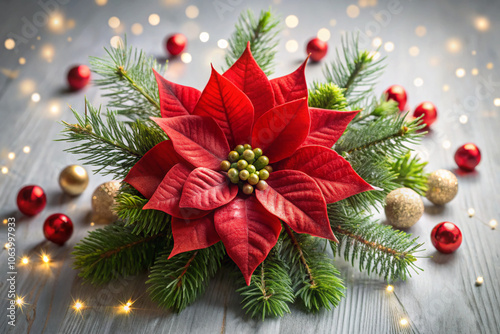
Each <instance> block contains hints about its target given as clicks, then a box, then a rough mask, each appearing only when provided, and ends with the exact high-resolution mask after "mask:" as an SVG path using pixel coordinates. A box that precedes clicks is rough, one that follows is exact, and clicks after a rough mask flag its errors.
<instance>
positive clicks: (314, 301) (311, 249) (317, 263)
mask: <svg viewBox="0 0 500 334" xmlns="http://www.w3.org/2000/svg"><path fill="white" fill-rule="evenodd" d="M284 227H285V231H286V232H285V233H283V234H282V235H283V258H284V260H285V262H286V263H287V264H288V266H289V267H290V276H291V278H292V282H293V285H294V291H295V296H296V298H298V299H299V300H301V301H302V302H303V304H304V307H305V308H306V309H307V310H308V311H312V312H315V311H319V310H320V309H322V308H325V309H327V310H330V309H331V308H332V306H333V307H336V306H337V305H338V303H339V302H340V300H341V298H342V297H344V293H343V290H344V284H343V282H342V279H341V278H340V277H339V276H340V273H339V272H338V270H337V268H335V266H334V265H333V260H332V259H330V258H329V257H328V255H326V253H325V249H324V246H321V244H320V240H319V239H318V238H315V237H312V236H310V235H308V234H296V233H295V232H293V231H292V230H291V229H290V228H289V227H288V226H286V225H284Z"/></svg>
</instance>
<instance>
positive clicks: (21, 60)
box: [19, 57, 26, 65]
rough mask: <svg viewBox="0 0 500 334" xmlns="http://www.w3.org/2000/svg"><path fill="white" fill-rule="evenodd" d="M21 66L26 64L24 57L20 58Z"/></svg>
mask: <svg viewBox="0 0 500 334" xmlns="http://www.w3.org/2000/svg"><path fill="white" fill-rule="evenodd" d="M19 64H21V65H24V64H26V58H24V57H21V58H19Z"/></svg>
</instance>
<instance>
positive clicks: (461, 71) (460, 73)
mask: <svg viewBox="0 0 500 334" xmlns="http://www.w3.org/2000/svg"><path fill="white" fill-rule="evenodd" d="M455 74H456V76H457V77H459V78H463V77H464V76H465V70H464V69H463V68H457V70H456V71H455Z"/></svg>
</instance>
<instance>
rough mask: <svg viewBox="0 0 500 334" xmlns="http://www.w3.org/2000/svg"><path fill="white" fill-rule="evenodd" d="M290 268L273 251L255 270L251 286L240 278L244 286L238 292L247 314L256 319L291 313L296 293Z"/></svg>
mask: <svg viewBox="0 0 500 334" xmlns="http://www.w3.org/2000/svg"><path fill="white" fill-rule="evenodd" d="M288 270H289V268H288V266H287V265H286V263H285V262H283V261H282V260H281V259H280V258H279V257H278V255H277V254H276V252H274V251H272V252H271V253H270V254H269V255H268V256H267V258H266V260H264V262H262V263H261V265H260V266H259V267H258V268H257V269H256V270H255V273H254V274H253V275H252V279H251V282H250V285H248V286H247V285H246V283H245V280H244V279H243V278H240V280H239V282H240V284H241V285H242V287H241V288H239V289H238V290H237V291H238V292H239V293H240V295H241V296H242V297H243V300H242V302H241V303H242V304H244V305H243V309H244V310H246V313H247V314H250V316H251V317H252V318H253V317H256V316H258V315H262V320H264V319H265V318H266V317H277V316H280V317H282V316H283V315H284V314H285V313H290V308H289V307H288V303H293V301H294V293H293V288H292V280H291V279H290V275H289V273H288Z"/></svg>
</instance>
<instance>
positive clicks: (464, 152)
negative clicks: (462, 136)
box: [455, 143, 481, 172]
mask: <svg viewBox="0 0 500 334" xmlns="http://www.w3.org/2000/svg"><path fill="white" fill-rule="evenodd" d="M455 162H456V163H457V165H458V167H460V168H461V169H463V170H465V171H468V172H471V171H473V170H474V168H476V166H477V165H479V162H481V151H479V148H478V147H477V146H476V145H475V144H472V143H467V144H465V145H462V146H460V147H459V148H458V150H457V151H456V152H455Z"/></svg>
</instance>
